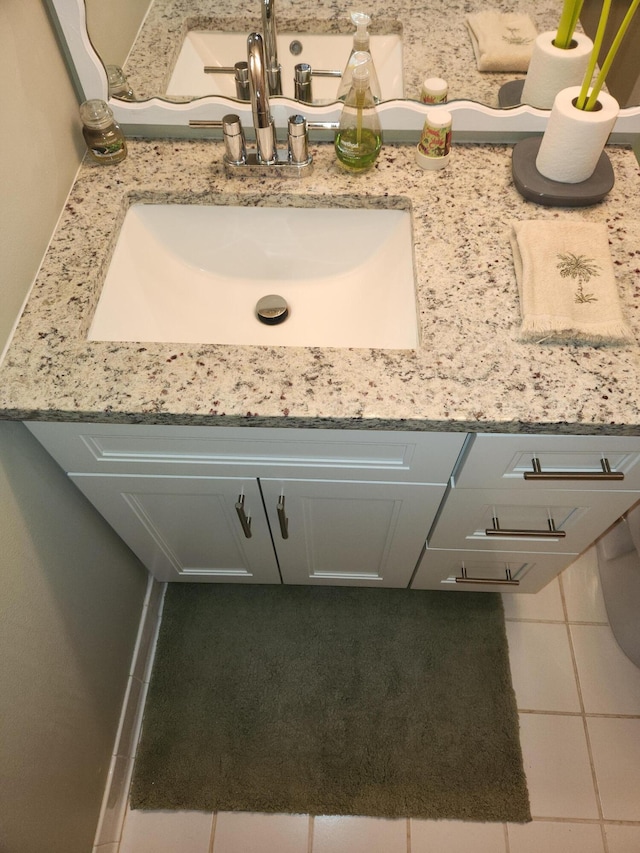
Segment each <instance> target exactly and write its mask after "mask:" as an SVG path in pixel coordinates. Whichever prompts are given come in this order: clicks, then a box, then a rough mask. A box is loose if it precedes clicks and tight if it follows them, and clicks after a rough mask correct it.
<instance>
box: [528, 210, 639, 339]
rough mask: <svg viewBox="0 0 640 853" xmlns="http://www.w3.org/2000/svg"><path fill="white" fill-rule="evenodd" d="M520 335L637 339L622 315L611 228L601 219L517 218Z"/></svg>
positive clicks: (538, 337)
mask: <svg viewBox="0 0 640 853" xmlns="http://www.w3.org/2000/svg"><path fill="white" fill-rule="evenodd" d="M511 247H512V249H513V260H514V265H515V269H516V279H517V282H518V292H519V294H520V312H521V314H522V326H521V328H520V334H519V337H520V340H523V341H529V342H537V343H541V342H542V341H545V342H548V343H569V342H572V341H577V342H580V343H586V344H593V345H598V344H628V343H635V339H634V337H633V335H632V334H631V330H630V329H629V326H628V325H627V323H626V322H625V320H624V317H623V316H622V308H621V306H620V300H619V298H618V290H617V287H616V282H615V276H614V271H613V263H612V261H611V255H610V252H609V241H608V238H607V228H606V226H605V225H604V224H602V223H599V222H574V221H568V220H564V221H563V220H560V221H558V220H550V221H542V220H533V221H525V222H517V223H516V224H515V225H514V226H513V231H512V233H511Z"/></svg>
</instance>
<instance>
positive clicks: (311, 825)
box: [211, 814, 315, 853]
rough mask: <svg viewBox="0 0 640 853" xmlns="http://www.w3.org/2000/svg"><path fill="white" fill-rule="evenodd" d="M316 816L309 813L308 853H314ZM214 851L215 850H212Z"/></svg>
mask: <svg viewBox="0 0 640 853" xmlns="http://www.w3.org/2000/svg"><path fill="white" fill-rule="evenodd" d="M314 821H315V818H314V816H313V815H312V814H310V815H309V832H308V835H307V853H313V832H314V829H315V825H314ZM211 853H213V851H211Z"/></svg>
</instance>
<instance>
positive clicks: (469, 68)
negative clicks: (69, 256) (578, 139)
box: [47, 0, 640, 142]
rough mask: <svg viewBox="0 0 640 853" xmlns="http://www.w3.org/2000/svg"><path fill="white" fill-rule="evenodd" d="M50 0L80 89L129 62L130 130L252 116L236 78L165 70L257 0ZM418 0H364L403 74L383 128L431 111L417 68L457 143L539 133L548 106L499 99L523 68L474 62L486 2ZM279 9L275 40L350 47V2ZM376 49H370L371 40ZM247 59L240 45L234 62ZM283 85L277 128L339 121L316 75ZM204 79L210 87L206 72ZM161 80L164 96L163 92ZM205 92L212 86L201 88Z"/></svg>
mask: <svg viewBox="0 0 640 853" xmlns="http://www.w3.org/2000/svg"><path fill="white" fill-rule="evenodd" d="M47 2H48V4H49V6H50V8H51V10H52V19H53V21H54V23H55V24H56V25H57V28H58V31H59V34H60V36H61V40H62V42H63V45H64V46H65V49H66V51H67V54H68V57H69V60H70V62H71V67H72V69H73V71H74V73H75V76H76V81H77V85H78V89H79V91H80V94H81V96H82V97H83V98H88V97H101V98H104V99H106V98H107V79H106V72H105V68H104V65H103V62H104V64H105V65H121V66H123V67H124V68H125V71H126V75H127V78H128V81H129V83H130V84H131V87H132V89H133V90H134V92H135V95H136V97H137V100H136V101H135V102H130V101H127V100H121V99H118V98H111V100H110V104H111V106H112V108H113V110H114V114H115V115H116V118H117V120H118V121H119V122H120V123H121V124H123V126H125V128H128V129H129V130H130V132H134V133H138V134H140V135H147V136H149V135H180V136H197V135H205V134H206V135H212V132H211V130H210V129H209V130H208V131H202V130H201V128H196V126H195V124H196V123H202V122H215V121H219V120H220V119H221V118H222V116H223V115H225V114H226V113H227V112H229V111H230V109H231V110H232V111H233V112H237V113H238V114H239V115H240V116H241V118H242V120H243V123H244V124H245V125H246V126H248V127H250V126H251V109H250V105H249V104H248V103H246V102H242V101H238V100H236V99H235V98H234V97H232V95H233V88H229V87H231V86H235V84H234V83H233V77H232V75H230V74H229V73H228V72H227V73H226V74H222V75H220V74H211V75H210V78H211V80H212V81H213V83H212V88H211V89H204V90H202V89H201V88H198V85H200V84H199V83H198V84H196V83H193V82H190V83H184V82H179V83H178V85H177V86H176V85H174V83H175V81H172V79H171V78H172V72H173V71H174V69H175V68H176V64H177V61H178V57H179V55H180V51H181V49H182V48H183V45H184V44H185V40H186V37H187V35H188V34H192V33H193V32H198V31H202V32H206V31H209V32H208V33H207V34H208V35H211V31H213V32H216V33H220V34H221V33H235V34H236V35H237V37H238V38H239V39H240V44H242V39H243V37H246V35H247V34H248V32H250V31H252V30H257V31H259V30H260V29H261V25H260V4H259V0H249V2H250V3H251V4H253V5H255V7H256V8H255V10H254V11H255V14H248V13H247V11H246V6H240V4H239V3H237V13H236V14H235V16H234V4H235V3H236V2H237V0H229V2H228V4H227V5H226V7H225V11H224V12H223V13H218V12H217V11H216V12H215V13H214V14H212V12H211V9H212V6H211V3H210V2H209V0H109V2H108V3H107V2H105V0H47ZM85 2H86V9H85ZM425 3H426V4H427V6H426V7H425V8H422V9H420V10H419V11H416V9H415V8H411V7H410V5H409V3H408V2H407V0H404V2H403V0H401V2H400V3H399V4H396V5H395V6H394V15H395V17H393V18H390V17H388V11H387V7H385V5H384V3H383V2H382V0H368V2H367V3H366V4H365V5H366V8H367V11H368V12H369V13H370V14H371V15H372V18H373V21H372V26H371V35H372V37H378V36H383V35H390V34H395V35H396V37H398V36H399V40H400V42H401V51H402V52H401V78H402V79H401V80H400V81H399V88H398V87H397V86H396V87H395V88H394V87H391V89H392V95H391V97H389V98H385V92H384V90H383V92H382V96H383V103H382V104H381V105H380V107H379V112H380V117H381V121H382V125H383V130H384V131H385V135H386V136H387V138H388V139H390V140H392V139H399V140H402V139H406V138H411V139H414V138H415V134H419V132H420V130H421V128H422V125H423V123H424V117H425V113H426V110H427V109H428V107H426V106H425V105H424V104H422V103H421V102H420V100H419V91H420V85H421V81H422V80H423V79H424V78H425V77H431V76H437V77H443V78H445V79H446V80H447V82H448V84H449V97H450V100H449V103H448V105H447V109H449V111H450V112H452V114H453V117H454V130H455V131H456V136H457V138H458V140H459V141H467V140H473V139H485V138H487V136H489V137H491V138H492V139H495V140H496V141H503V140H505V141H506V140H510V139H513V138H518V137H519V136H522V135H526V134H530V133H533V132H542V131H543V130H544V128H545V125H546V119H547V115H548V114H547V113H546V112H545V111H543V110H537V109H535V108H533V107H529V106H517V107H514V108H511V109H508V110H501V109H499V108H498V105H497V93H498V90H499V88H500V86H501V85H502V84H503V83H505V82H508V81H510V80H514V79H516V78H518V77H520V78H522V77H523V75H521V74H520V75H518V74H513V73H481V72H478V71H477V69H476V63H475V58H474V54H473V49H472V45H471V41H470V38H469V35H468V32H467V29H466V26H465V17H466V15H467V14H468V12H469V10H470V9H471V7H472V6H473V7H474V8H475V5H477V7H478V9H482V8H484V7H483V5H482V0H477V4H475V5H474V3H465V4H464V5H463V4H460V5H459V6H457V4H455V3H453V4H452V3H451V2H450V0H425ZM558 4H559V0H542V2H540V3H538V4H536V6H535V8H533V7H531V8H532V12H531V16H532V18H534V22H535V25H536V27H537V29H538V30H539V31H542V30H544V29H552V28H553V27H554V26H555V24H557V16H558ZM493 6H494V7H498V8H501V6H504V10H505V11H507V10H509V11H512V10H513V9H514V6H513V5H511V4H507V3H506V2H504V3H502V4H497V3H494V4H493ZM275 8H276V16H277V26H278V33H279V36H280V39H279V42H280V41H281V40H282V36H284V37H285V43H284V49H285V52H287V48H289V47H290V43H291V41H293V39H291V40H287V36H290V35H291V34H294V35H304V36H309V35H310V34H311V35H320V34H323V35H327V34H329V35H331V36H334V37H335V36H342V37H343V38H344V39H345V42H344V43H345V44H346V56H348V50H349V46H350V44H351V40H352V33H353V31H354V27H353V25H352V23H351V21H350V20H349V14H348V12H349V9H350V6H349V5H348V4H347V5H345V6H344V11H343V12H342V13H341V14H339V15H338V14H336V10H335V4H334V3H329V2H327V3H326V6H325V4H323V3H322V2H320V3H318V2H317V0H315V2H311V0H297V2H296V4H295V6H294V5H293V4H292V2H291V0H280V1H279V0H276V3H275ZM525 8H526V7H525ZM376 14H378V15H379V17H378V18H376ZM225 38H226V36H225ZM300 41H302V38H300ZM94 44H95V48H97V50H96V49H94ZM189 49H190V50H191V52H192V53H194V52H196V53H197V52H198V51H202V50H204V49H205V48H202V46H201V45H197V46H196V47H195V48H194V47H193V45H191V46H190V47H189ZM238 49H240V50H241V48H238V47H234V48H233V49H232V50H231V52H230V53H229V58H228V59H227V60H226V61H228V62H231V60H232V58H233V57H234V56H235V52H236V51H237V50H238ZM343 50H344V48H343ZM372 51H373V52H374V57H375V55H376V54H375V48H374V45H373V43H372ZM98 54H100V56H101V57H102V61H101V59H100V56H99V55H98ZM285 55H286V53H285ZM339 55H340V54H338V56H339ZM346 56H345V60H346ZM282 57H283V51H282V50H281V49H280V48H279V59H280V61H281V64H282V65H283V67H284V66H285V62H284V61H283V58H282ZM244 58H245V57H243V56H242V55H239V56H238V57H237V61H238V60H242V59H244ZM286 59H287V61H288V62H289V63H291V62H293V61H294V59H291V58H290V57H289V56H288V55H286ZM333 63H334V65H335V64H338V60H337V59H335V60H333ZM329 64H331V63H329ZM227 67H230V66H227ZM322 70H325V69H322ZM329 70H333V71H336V70H341V69H339V68H337V69H333V68H332V69H329ZM200 76H201V77H202V76H203V75H202V74H200ZM190 79H191V78H190ZM288 83H289V81H288V80H287V81H286V82H285V83H283V91H285V96H283V97H273V98H272V99H271V107H272V112H273V116H274V119H275V121H276V125H278V126H284V125H285V124H286V121H287V118H288V116H289V115H291V114H292V113H293V112H303V113H304V114H305V115H306V117H307V119H308V120H309V121H311V122H332V121H337V120H338V118H339V115H340V104H339V103H336V102H335V101H334V100H333V99H332V98H331V96H330V93H331V91H332V90H331V89H329V90H328V93H329V94H327V90H326V86H325V88H324V92H323V91H322V90H320V86H319V85H318V88H319V90H320V92H321V95H320V97H315V93H314V98H313V100H314V103H312V104H311V105H307V104H306V103H305V104H304V105H302V104H301V103H299V102H296V101H295V100H294V99H293V92H289V93H287V89H286V86H287V85H288ZM319 83H320V80H319V79H318V84H319ZM205 85H206V86H208V85H209V81H208V80H206V81H205ZM291 85H292V84H291ZM329 85H331V81H329ZM336 85H337V84H336ZM189 88H194V89H197V92H195V94H194V93H193V92H189V91H186V90H187V89H189ZM168 90H169V91H170V92H171V93H172V94H170V95H168V94H167V91H168ZM206 91H212V92H214V94H211V95H207V94H205V92H206ZM638 130H640V108H636V107H634V108H630V109H625V110H622V111H621V115H620V118H619V119H618V123H617V124H616V128H615V139H614V141H620V142H629V141H631V139H632V137H633V135H634V134H635V133H637V132H638ZM412 134H413V135H412Z"/></svg>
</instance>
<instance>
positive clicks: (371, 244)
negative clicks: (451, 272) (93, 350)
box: [88, 204, 418, 349]
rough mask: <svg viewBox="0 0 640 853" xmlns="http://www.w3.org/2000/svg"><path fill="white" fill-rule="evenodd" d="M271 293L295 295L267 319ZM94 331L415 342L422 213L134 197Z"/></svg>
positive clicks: (356, 343) (275, 340) (253, 341)
mask: <svg viewBox="0 0 640 853" xmlns="http://www.w3.org/2000/svg"><path fill="white" fill-rule="evenodd" d="M270 294H277V295H279V296H282V297H283V298H284V299H285V300H286V302H287V303H288V307H289V316H288V318H287V319H286V320H285V321H284V322H282V323H280V324H278V325H265V324H264V323H263V322H260V320H258V318H257V316H256V304H257V302H258V301H259V300H260V299H261V298H262V297H263V296H266V295H270ZM88 338H89V340H93V341H140V342H144V341H147V342H151V341H158V342H160V341H164V342H174V343H179V342H185V343H202V344H207V343H211V344H245V345H268V346H321V347H375V348H387V349H413V348H415V347H416V346H417V344H418V324H417V314H416V297H415V280H414V269H413V245H412V230H411V214H410V213H409V211H407V210H380V209H377V208H376V209H366V208H358V209H343V208H319V207H312V208H308V207H243V206H230V205H197V204H193V205H190V204H136V205H133V206H132V207H130V208H129V210H128V211H127V214H126V216H125V219H124V223H123V226H122V229H121V231H120V233H119V235H118V240H117V243H116V246H115V250H114V253H113V257H112V260H111V263H110V265H109V268H108V270H107V275H106V277H105V281H104V285H103V288H102V292H101V296H100V300H99V302H98V306H97V308H96V312H95V315H94V319H93V322H92V325H91V328H90V330H89V335H88Z"/></svg>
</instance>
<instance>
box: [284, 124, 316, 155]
mask: <svg viewBox="0 0 640 853" xmlns="http://www.w3.org/2000/svg"><path fill="white" fill-rule="evenodd" d="M287 140H288V145H289V162H290V163H294V164H295V165H303V164H306V163H310V162H311V155H310V154H309V133H308V131H307V120H306V118H305V117H304V116H303V115H292V116H289V122H288V125H287Z"/></svg>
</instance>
